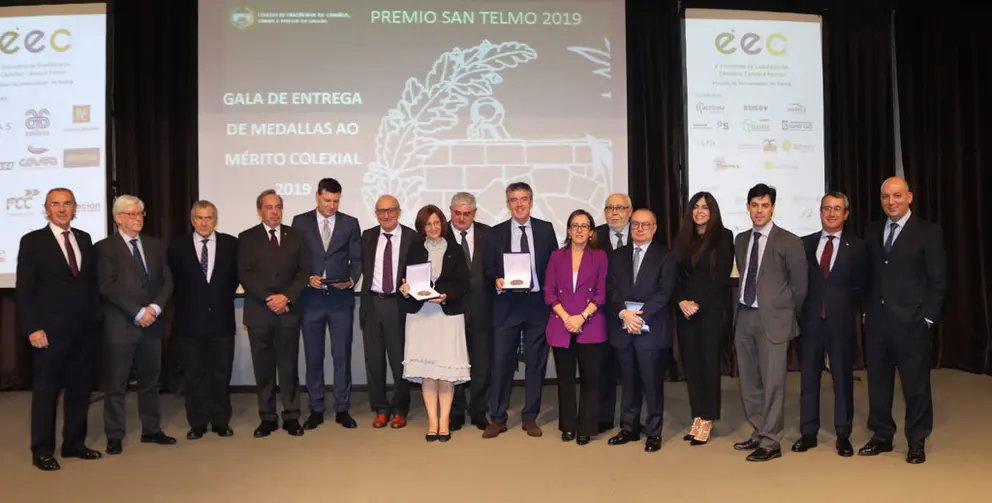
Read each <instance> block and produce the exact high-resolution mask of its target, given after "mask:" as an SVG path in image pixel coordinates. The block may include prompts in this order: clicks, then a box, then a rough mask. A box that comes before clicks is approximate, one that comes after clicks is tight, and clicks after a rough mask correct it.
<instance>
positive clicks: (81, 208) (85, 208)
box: [76, 203, 103, 213]
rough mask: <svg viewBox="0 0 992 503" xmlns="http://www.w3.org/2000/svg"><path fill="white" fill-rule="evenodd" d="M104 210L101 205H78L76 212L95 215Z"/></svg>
mask: <svg viewBox="0 0 992 503" xmlns="http://www.w3.org/2000/svg"><path fill="white" fill-rule="evenodd" d="M101 209H103V205H102V204H100V203H76V212H77V213H79V212H83V213H95V212H97V211H100V210H101Z"/></svg>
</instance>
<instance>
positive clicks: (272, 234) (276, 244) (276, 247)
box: [269, 229, 279, 255]
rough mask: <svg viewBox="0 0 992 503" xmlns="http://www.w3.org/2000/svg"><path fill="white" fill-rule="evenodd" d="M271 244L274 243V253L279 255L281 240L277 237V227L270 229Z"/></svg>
mask: <svg viewBox="0 0 992 503" xmlns="http://www.w3.org/2000/svg"><path fill="white" fill-rule="evenodd" d="M269 244H270V245H272V253H273V255H279V240H278V239H276V230H275V229H269Z"/></svg>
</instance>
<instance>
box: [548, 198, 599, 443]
mask: <svg viewBox="0 0 992 503" xmlns="http://www.w3.org/2000/svg"><path fill="white" fill-rule="evenodd" d="M606 266H607V258H606V252H605V251H603V250H598V249H596V224H595V222H593V220H592V215H590V214H589V213H588V212H586V211H585V210H575V211H573V212H572V214H571V215H569V216H568V237H567V238H565V244H564V246H562V247H561V249H559V250H555V252H554V253H552V254H551V259H550V260H549V261H548V269H547V270H546V271H545V273H544V274H545V280H544V300H545V302H547V304H548V305H549V306H551V310H552V313H551V318H550V319H549V320H548V328H547V331H546V332H547V336H548V345H549V346H551V350H552V351H553V352H554V357H555V370H556V372H557V373H558V410H559V414H558V429H559V430H561V440H562V441H563V442H569V441H571V440H576V436H577V437H578V440H576V443H577V444H579V445H586V444H588V443H589V440H590V439H591V438H592V436H593V435H595V434H596V433H598V426H599V424H598V418H599V384H598V383H599V371H600V366H601V363H600V360H601V358H602V347H603V343H604V342H606V314H605V312H600V309H599V307H600V306H601V305H603V304H604V303H605V302H606ZM576 360H578V365H579V376H580V379H579V388H580V392H581V399H580V400H579V403H578V405H576V398H575V364H576Z"/></svg>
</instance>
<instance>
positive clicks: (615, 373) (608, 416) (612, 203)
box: [596, 194, 634, 433]
mask: <svg viewBox="0 0 992 503" xmlns="http://www.w3.org/2000/svg"><path fill="white" fill-rule="evenodd" d="M633 211H634V210H633V206H632V205H631V203H630V198H629V197H627V195H626V194H610V196H609V197H607V198H606V206H605V207H604V208H603V214H604V215H605V216H606V223H605V224H602V225H600V226H599V227H596V243H598V246H599V247H600V248H602V249H604V250H606V251H607V254H606V255H607V257H610V256H612V255H613V254H612V253H609V252H611V251H614V250H617V249H620V248H622V247H624V246H626V245H627V244H629V243H630V215H631V213H632V212H633ZM602 361H603V368H602V369H601V370H600V374H599V432H600V433H605V432H607V431H610V430H612V429H613V418H614V416H616V412H617V378H618V377H619V375H620V361H619V360H618V359H617V354H616V350H615V349H614V348H613V345H612V344H604V345H603V360H602Z"/></svg>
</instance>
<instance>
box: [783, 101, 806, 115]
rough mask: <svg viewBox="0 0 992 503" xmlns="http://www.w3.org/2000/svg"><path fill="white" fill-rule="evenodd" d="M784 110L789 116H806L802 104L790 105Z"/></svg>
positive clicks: (804, 107)
mask: <svg viewBox="0 0 992 503" xmlns="http://www.w3.org/2000/svg"><path fill="white" fill-rule="evenodd" d="M785 110H786V111H787V112H789V113H790V114H795V115H806V106H805V105H803V104H802V103H792V104H791V105H789V106H788V107H787V108H786V109H785Z"/></svg>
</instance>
